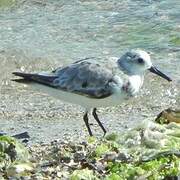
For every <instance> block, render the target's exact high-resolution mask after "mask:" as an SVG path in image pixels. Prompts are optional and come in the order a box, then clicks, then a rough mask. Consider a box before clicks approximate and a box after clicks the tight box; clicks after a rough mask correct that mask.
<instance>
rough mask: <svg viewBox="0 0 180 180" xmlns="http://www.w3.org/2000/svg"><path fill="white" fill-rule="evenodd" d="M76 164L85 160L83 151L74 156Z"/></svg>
mask: <svg viewBox="0 0 180 180" xmlns="http://www.w3.org/2000/svg"><path fill="white" fill-rule="evenodd" d="M73 159H74V162H79V161H82V160H83V159H85V153H84V152H83V151H79V152H75V153H74V155H73Z"/></svg>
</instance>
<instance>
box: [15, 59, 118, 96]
mask: <svg viewBox="0 0 180 180" xmlns="http://www.w3.org/2000/svg"><path fill="white" fill-rule="evenodd" d="M13 74H15V75H16V76H20V77H23V78H24V80H30V81H35V82H38V83H41V84H44V85H47V86H51V87H53V88H57V89H61V90H65V91H68V92H72V93H77V94H81V95H84V96H88V97H91V98H105V97H108V96H110V95H111V94H112V93H113V92H112V88H111V87H112V86H111V85H112V84H116V83H118V82H117V80H116V78H114V75H113V73H112V71H111V70H110V69H108V68H106V67H104V66H102V65H100V64H98V63H97V62H91V61H90V60H89V59H88V60H82V61H77V62H75V63H73V64H71V65H69V66H66V67H64V68H58V69H56V70H55V71H53V72H52V73H50V74H44V73H43V74H42V73H40V74H26V73H19V72H15V73H13Z"/></svg>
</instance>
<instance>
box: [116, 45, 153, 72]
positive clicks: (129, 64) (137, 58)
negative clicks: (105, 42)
mask: <svg viewBox="0 0 180 180" xmlns="http://www.w3.org/2000/svg"><path fill="white" fill-rule="evenodd" d="M118 65H119V67H120V68H121V69H122V70H123V71H124V72H125V73H127V74H128V75H141V74H144V72H145V71H146V70H147V69H149V68H151V66H152V62H151V58H150V55H149V54H148V53H147V52H145V51H143V50H139V49H138V50H131V51H128V52H126V53H125V54H124V55H123V56H122V57H121V58H120V59H119V60H118Z"/></svg>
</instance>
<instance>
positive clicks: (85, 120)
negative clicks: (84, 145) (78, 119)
mask: <svg viewBox="0 0 180 180" xmlns="http://www.w3.org/2000/svg"><path fill="white" fill-rule="evenodd" d="M83 119H84V122H85V124H86V127H87V129H88V132H89V135H90V136H93V134H92V131H91V128H90V126H89V122H88V121H89V119H88V112H86V113H85V114H84V116H83Z"/></svg>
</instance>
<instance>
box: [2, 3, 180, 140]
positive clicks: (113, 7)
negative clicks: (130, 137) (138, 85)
mask: <svg viewBox="0 0 180 180" xmlns="http://www.w3.org/2000/svg"><path fill="white" fill-rule="evenodd" d="M179 9H180V4H179V0H173V1H172V0H158V1H155V0H144V1H140V0H121V1H119V2H118V1H116V0H106V1H100V0H99V1H98V0H96V1H95V0H79V1H78V0H76V1H74V0H69V1H66V0H31V1H28V0H19V1H16V0H8V1H3V0H0V66H1V70H0V76H1V82H2V83H1V97H0V98H1V99H0V100H1V110H0V113H1V118H0V119H1V120H0V124H1V127H2V131H5V132H10V133H13V132H16V129H18V131H21V130H22V129H23V130H26V129H27V127H28V126H30V127H31V126H32V127H33V125H34V123H35V122H36V123H40V125H38V127H39V128H42V130H41V131H39V132H43V131H44V133H45V132H46V130H47V129H48V128H49V127H51V128H52V133H50V134H53V132H54V131H55V129H56V127H54V123H55V121H56V120H57V121H58V119H59V118H60V119H61V120H62V122H63V123H64V124H63V123H62V124H61V125H59V127H58V128H59V129H60V130H58V132H56V133H55V134H56V135H57V134H58V133H61V131H62V129H63V126H64V128H65V129H66V130H67V129H68V126H69V123H66V119H67V116H66V115H64V114H63V112H64V111H66V110H67V109H69V108H70V110H72V115H69V116H70V117H69V116H68V118H69V119H71V120H72V119H73V121H74V124H76V123H77V119H80V120H78V123H77V124H76V125H75V126H74V124H73V123H72V126H74V129H76V128H78V127H79V124H81V123H83V122H82V121H81V115H82V114H81V115H79V114H78V112H77V113H76V112H74V111H75V110H76V107H75V106H71V105H67V104H65V106H64V104H63V103H62V102H60V103H57V102H56V101H55V100H52V99H50V100H48V101H47V97H44V96H43V95H42V96H41V95H39V96H38V95H36V93H34V92H31V91H28V90H27V89H26V88H24V86H22V85H17V84H15V83H12V82H10V80H9V79H10V78H12V76H11V72H12V71H16V70H20V69H21V70H24V69H25V70H27V71H39V70H49V69H52V68H54V67H56V66H61V65H63V64H67V63H70V62H73V61H74V60H78V59H81V58H84V57H92V56H99V57H102V58H103V57H104V56H106V57H112V56H115V57H119V56H120V55H121V54H122V52H123V51H126V50H127V49H131V48H142V49H145V50H147V51H149V52H150V53H151V54H152V59H153V61H154V62H155V64H157V65H158V66H159V67H160V68H161V69H162V70H163V72H166V73H168V74H169V75H170V76H171V77H172V78H173V80H174V82H173V83H171V84H169V83H168V82H166V81H164V80H162V79H160V78H155V77H154V76H151V75H149V76H148V77H147V78H148V80H147V81H145V86H144V89H143V90H142V92H141V94H140V96H139V97H138V98H137V99H136V100H135V101H133V102H131V103H133V105H134V106H135V108H132V105H131V103H129V104H128V105H126V104H124V105H123V106H124V107H126V110H120V108H119V107H118V108H115V110H114V111H113V110H112V111H113V113H109V112H107V111H106V112H105V111H103V110H102V111H103V114H104V116H105V117H104V116H103V117H102V118H104V121H105V122H106V120H108V121H107V122H106V123H107V124H106V125H107V126H109V127H110V128H111V127H112V129H116V130H119V129H120V128H121V127H122V126H123V123H120V122H119V119H118V118H119V117H121V119H125V121H127V124H131V121H129V115H130V114H131V115H132V117H131V119H133V120H134V121H135V122H136V121H138V120H137V119H139V121H140V120H142V119H143V118H144V116H143V114H145V116H155V114H156V113H157V112H159V111H160V110H161V109H163V108H167V107H169V106H172V107H179V105H180V102H179V101H180V99H179V95H180V94H179V83H180V80H179V77H180V23H179V19H180V11H179ZM151 78H152V79H151ZM29 93H31V94H29ZM33 93H34V94H33ZM151 94H153V96H150V95H151ZM145 95H147V96H145ZM138 100H139V101H138ZM37 101H40V102H38V103H37ZM137 102H138V103H137ZM39 103H40V105H39ZM29 104H31V105H29ZM51 106H52V107H54V108H55V110H54V109H52V107H51ZM40 107H41V108H40ZM49 107H51V109H50V108H49ZM64 107H67V108H64ZM33 108H35V110H32V109H33ZM48 109H50V110H48ZM58 109H60V110H61V112H59V110H58ZM143 109H144V110H143ZM78 110H79V109H78ZM80 110H81V109H80ZM34 111H35V112H36V113H34ZM119 111H120V113H121V115H119V114H118V112H119ZM50 112H52V114H54V115H52V117H51V116H50V117H51V118H54V119H55V120H54V121H53V123H52V121H51V122H48V120H47V124H45V126H44V129H43V125H44V123H43V122H42V121H40V120H44V118H45V117H46V116H47V117H48V114H49V113H50ZM28 113H29V114H30V116H29V117H28V115H27V114H28ZM132 113H133V114H132ZM39 114H40V115H39ZM77 114H78V115H77ZM122 114H123V115H122ZM26 115H27V116H26ZM40 116H42V117H40ZM58 116H59V117H58ZM79 116H80V117H79ZM26 117H28V118H27V119H28V120H26ZM29 119H31V120H29ZM47 119H49V118H47ZM63 119H64V120H63ZM110 119H112V120H110ZM4 120H5V121H4ZM8 122H9V123H8ZM41 122H42V123H41ZM68 122H69V121H68ZM22 123H24V127H25V128H22V126H21V125H19V124H22ZM28 123H29V124H28ZM48 123H49V124H48ZM116 123H117V124H118V123H119V124H120V125H119V126H117V127H116ZM113 124H114V125H113ZM81 125H82V124H81ZM16 126H19V127H17V128H14V127H16ZM38 127H37V128H35V131H38ZM13 128H14V129H13ZM53 128H55V129H53ZM29 129H30V130H31V131H32V133H33V130H32V129H31V128H29ZM69 129H70V130H71V127H70V128H69ZM69 129H68V130H67V131H70V130H69ZM74 129H73V131H74ZM122 129H123V128H122ZM74 133H76V132H74ZM81 133H82V132H79V134H81ZM55 134H53V135H52V138H53V137H54V136H56V135H55ZM77 134H78V133H77ZM41 136H43V133H42V134H41ZM34 137H35V136H34Z"/></svg>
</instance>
